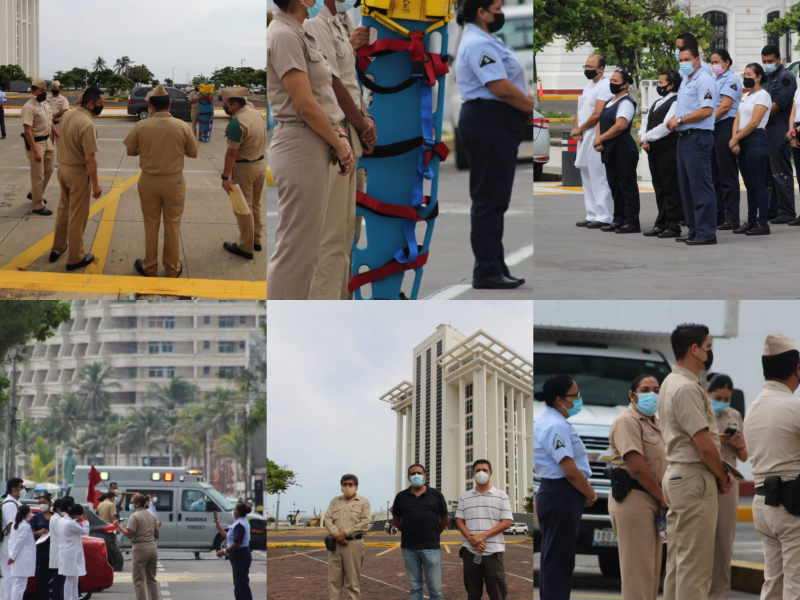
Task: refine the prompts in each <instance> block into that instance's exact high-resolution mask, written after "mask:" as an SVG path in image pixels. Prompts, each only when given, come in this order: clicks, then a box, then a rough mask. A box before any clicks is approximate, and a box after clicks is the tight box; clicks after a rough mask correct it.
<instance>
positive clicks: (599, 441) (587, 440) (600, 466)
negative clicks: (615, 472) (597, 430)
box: [580, 435, 609, 481]
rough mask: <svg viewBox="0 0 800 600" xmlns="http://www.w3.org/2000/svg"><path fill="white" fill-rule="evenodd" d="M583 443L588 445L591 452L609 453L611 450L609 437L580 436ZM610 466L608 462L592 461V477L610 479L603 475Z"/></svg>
mask: <svg viewBox="0 0 800 600" xmlns="http://www.w3.org/2000/svg"><path fill="white" fill-rule="evenodd" d="M580 438H581V441H582V442H583V445H584V446H586V450H588V451H589V452H602V453H604V454H605V453H607V452H608V451H609V448H608V438H604V437H592V436H583V435H582V436H580ZM607 466H608V464H607V463H605V462H602V461H598V462H590V463H589V468H590V469H591V470H592V479H602V480H604V481H608V478H607V477H606V476H605V475H603V471H604V470H605V468H606V467H607Z"/></svg>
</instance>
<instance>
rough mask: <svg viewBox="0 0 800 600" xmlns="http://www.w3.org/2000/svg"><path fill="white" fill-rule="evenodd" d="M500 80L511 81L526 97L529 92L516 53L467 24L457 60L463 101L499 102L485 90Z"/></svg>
mask: <svg viewBox="0 0 800 600" xmlns="http://www.w3.org/2000/svg"><path fill="white" fill-rule="evenodd" d="M499 79H508V80H510V81H511V83H513V84H514V85H515V86H517V87H518V88H519V89H520V90H521V91H522V93H523V94H527V92H528V90H527V86H526V84H525V69H524V68H523V66H522V63H521V62H520V60H519V59H518V58H517V55H516V54H514V50H513V49H512V48H511V47H509V46H506V45H505V44H504V43H503V42H501V41H500V40H499V39H498V38H497V37H495V36H493V35H490V34H488V33H486V32H485V31H483V30H482V29H481V28H480V27H478V26H477V25H475V24H474V23H467V31H466V32H465V33H464V37H463V38H462V39H461V46H459V48H458V55H457V57H456V81H457V82H458V90H459V91H460V92H461V98H462V99H463V100H464V102H467V101H469V100H477V99H478V98H481V99H483V100H498V101H500V98H498V97H497V96H495V95H494V94H493V93H492V92H491V90H489V88H488V87H486V84H487V83H489V82H491V81H497V80H499Z"/></svg>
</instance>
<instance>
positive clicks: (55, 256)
mask: <svg viewBox="0 0 800 600" xmlns="http://www.w3.org/2000/svg"><path fill="white" fill-rule="evenodd" d="M68 247H69V245H67V246H64V252H66V251H67V248H68ZM64 252H61V254H64ZM61 254H56V253H55V252H53V251H50V262H51V263H54V262H56V261H57V260H58V259H59V258H61Z"/></svg>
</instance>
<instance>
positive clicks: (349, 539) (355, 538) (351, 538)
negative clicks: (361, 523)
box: [345, 533, 364, 542]
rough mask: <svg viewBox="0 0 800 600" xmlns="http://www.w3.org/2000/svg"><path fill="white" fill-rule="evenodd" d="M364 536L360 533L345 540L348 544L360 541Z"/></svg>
mask: <svg viewBox="0 0 800 600" xmlns="http://www.w3.org/2000/svg"><path fill="white" fill-rule="evenodd" d="M363 537H364V536H363V535H361V534H360V533H359V534H358V535H354V536H353V537H349V538H345V539H346V540H347V541H348V542H352V541H353V540H360V539H361V538H363Z"/></svg>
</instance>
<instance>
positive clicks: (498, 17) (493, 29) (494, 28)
mask: <svg viewBox="0 0 800 600" xmlns="http://www.w3.org/2000/svg"><path fill="white" fill-rule="evenodd" d="M505 23H506V16H505V15H504V14H502V13H494V21H492V22H491V23H487V24H486V27H487V29H488V30H489V33H497V32H498V31H500V30H501V29H502V28H503V25H505Z"/></svg>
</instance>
